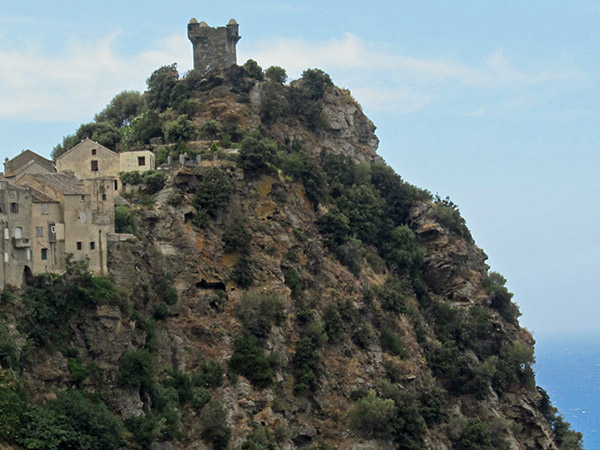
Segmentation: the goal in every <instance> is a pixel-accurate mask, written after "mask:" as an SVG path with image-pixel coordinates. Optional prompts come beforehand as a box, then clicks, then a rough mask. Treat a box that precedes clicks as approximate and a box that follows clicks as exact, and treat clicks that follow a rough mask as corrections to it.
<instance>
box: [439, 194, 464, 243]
mask: <svg viewBox="0 0 600 450" xmlns="http://www.w3.org/2000/svg"><path fill="white" fill-rule="evenodd" d="M434 201H435V206H434V207H433V209H432V210H431V215H432V216H433V218H434V219H435V220H437V221H438V223H439V224H440V225H442V226H444V227H446V228H448V230H450V232H451V233H452V234H454V235H455V236H458V237H462V238H465V239H467V240H469V241H471V240H472V238H471V232H470V231H469V229H468V228H467V225H466V223H465V219H463V218H462V217H461V215H460V211H459V209H458V205H457V204H456V203H454V202H453V201H452V200H450V197H446V198H445V199H441V198H440V196H439V195H436V196H435V199H434Z"/></svg>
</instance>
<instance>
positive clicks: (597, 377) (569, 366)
mask: <svg viewBox="0 0 600 450" xmlns="http://www.w3.org/2000/svg"><path fill="white" fill-rule="evenodd" d="M536 341H537V342H536V346H535V355H536V363H535V366H534V370H535V374H536V382H537V384H538V386H541V387H543V388H544V389H545V390H546V391H547V392H548V394H549V395H550V399H551V400H552V403H553V404H554V406H556V407H557V408H558V409H559V412H560V414H562V416H563V417H564V418H565V420H566V421H567V422H569V423H570V424H571V428H572V429H573V430H576V431H580V432H581V433H583V444H584V445H583V447H584V448H585V449H586V450H600V332H597V333H583V332H582V333H571V334H556V335H550V334H543V335H539V336H536Z"/></svg>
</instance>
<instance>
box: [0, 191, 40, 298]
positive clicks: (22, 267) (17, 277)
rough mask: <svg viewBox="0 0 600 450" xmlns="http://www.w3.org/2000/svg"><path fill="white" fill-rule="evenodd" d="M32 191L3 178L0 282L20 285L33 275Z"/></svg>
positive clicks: (5, 285) (0, 194)
mask: <svg viewBox="0 0 600 450" xmlns="http://www.w3.org/2000/svg"><path fill="white" fill-rule="evenodd" d="M31 206H32V203H31V193H30V192H29V190H28V189H25V188H23V187H20V186H16V185H14V184H12V183H10V182H8V181H6V180H5V179H4V180H0V228H1V229H2V236H1V237H2V239H0V260H1V261H2V268H1V270H0V285H1V286H2V288H5V287H7V286H8V285H12V286H20V285H21V284H22V283H23V280H24V278H26V277H28V276H30V275H31V274H32V258H33V255H32V251H31Z"/></svg>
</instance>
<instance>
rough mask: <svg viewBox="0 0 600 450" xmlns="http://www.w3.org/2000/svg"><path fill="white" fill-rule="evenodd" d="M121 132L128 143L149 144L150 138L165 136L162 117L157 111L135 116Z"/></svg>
mask: <svg viewBox="0 0 600 450" xmlns="http://www.w3.org/2000/svg"><path fill="white" fill-rule="evenodd" d="M121 134H122V136H123V141H124V142H125V143H127V144H128V145H136V144H148V143H149V142H150V139H152V138H158V137H162V136H163V131H162V128H161V123H160V117H159V115H158V113H157V112H156V111H145V112H143V113H142V114H140V115H139V116H137V117H135V118H134V119H133V120H132V121H131V123H130V124H129V126H127V127H124V128H121ZM165 159H166V158H165ZM165 162H166V161H165Z"/></svg>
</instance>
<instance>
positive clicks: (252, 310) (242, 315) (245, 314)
mask: <svg viewBox="0 0 600 450" xmlns="http://www.w3.org/2000/svg"><path fill="white" fill-rule="evenodd" d="M235 316H236V317H237V318H238V319H239V321H240V322H242V325H243V326H244V329H246V330H247V331H249V332H250V333H252V334H253V335H254V336H256V337H258V338H266V337H267V336H268V335H269V332H270V331H271V326H272V325H273V324H275V325H279V324H280V323H281V322H282V321H283V319H284V318H285V316H284V303H283V299H282V298H281V296H280V295H279V294H277V293H276V292H273V291H258V290H257V291H248V292H244V295H242V299H241V300H240V302H239V303H238V304H237V305H236V306H235Z"/></svg>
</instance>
